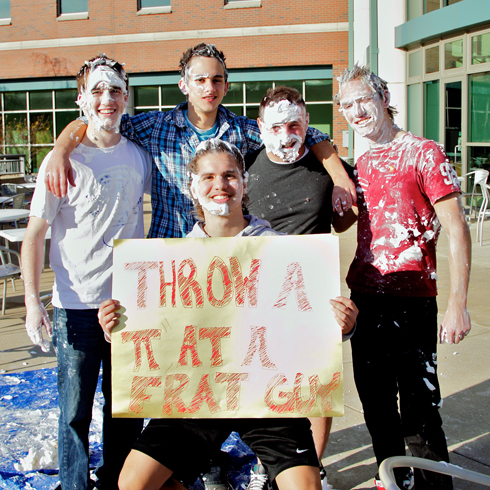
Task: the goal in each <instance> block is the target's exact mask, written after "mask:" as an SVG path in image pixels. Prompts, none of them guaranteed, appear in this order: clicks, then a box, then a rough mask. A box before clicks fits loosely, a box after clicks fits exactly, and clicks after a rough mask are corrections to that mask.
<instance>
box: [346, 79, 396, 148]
mask: <svg viewBox="0 0 490 490" xmlns="http://www.w3.org/2000/svg"><path fill="white" fill-rule="evenodd" d="M388 105H389V98H388V96H387V95H385V96H383V97H381V96H380V95H379V94H378V93H377V92H375V91H374V89H372V88H371V87H370V86H369V85H367V84H366V83H364V82H363V81H362V80H352V81H350V82H347V83H345V84H343V85H342V86H341V87H340V111H341V112H343V113H344V117H345V119H346V120H347V122H348V123H349V125H350V126H351V128H352V129H353V130H354V131H355V132H356V133H358V134H359V135H360V136H364V137H366V138H368V139H370V140H372V141H376V140H377V138H378V136H379V133H380V130H381V128H382V127H383V125H384V123H385V122H387V121H386V118H388V119H390V116H389V114H388V111H387V108H388Z"/></svg>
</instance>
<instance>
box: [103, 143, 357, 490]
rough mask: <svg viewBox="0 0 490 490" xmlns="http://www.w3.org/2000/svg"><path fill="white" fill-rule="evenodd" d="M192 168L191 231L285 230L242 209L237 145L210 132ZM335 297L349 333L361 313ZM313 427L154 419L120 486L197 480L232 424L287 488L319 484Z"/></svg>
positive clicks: (107, 305) (107, 307)
mask: <svg viewBox="0 0 490 490" xmlns="http://www.w3.org/2000/svg"><path fill="white" fill-rule="evenodd" d="M189 170H190V171H191V179H192V180H191V186H190V188H191V194H192V197H193V201H194V204H195V208H196V214H197V216H198V218H200V220H201V221H199V222H198V223H197V224H196V225H195V226H194V228H193V230H192V231H191V233H190V234H189V235H188V236H189V237H200V238H206V237H235V236H261V235H262V236H263V235H277V234H278V233H277V232H274V231H273V230H272V229H271V228H270V226H269V224H268V223H267V222H266V221H263V220H260V219H258V218H256V217H255V216H248V215H245V216H244V215H243V211H242V202H243V200H244V197H245V195H246V189H247V184H246V173H245V168H244V162H243V157H242V156H241V153H240V151H239V150H238V149H237V148H236V147H234V146H233V145H230V144H229V143H226V142H223V141H221V140H216V139H213V140H208V141H207V142H204V143H202V144H201V146H200V147H199V148H198V149H197V151H196V155H195V157H194V159H193V160H192V161H191V162H190V164H189ZM331 303H332V306H333V308H334V312H335V316H336V319H337V321H338V323H339V324H340V325H341V327H342V331H343V333H348V332H350V331H351V330H352V328H353V326H354V323H355V319H356V315H357V309H356V308H355V306H354V305H353V303H352V301H350V300H348V299H347V298H336V299H335V300H332V301H331ZM118 307H119V304H118V302H117V301H114V300H108V301H106V302H104V303H103V304H102V305H101V308H100V312H99V317H100V322H101V325H102V327H103V329H104V330H105V332H106V333H107V334H109V335H110V333H111V331H112V328H113V327H114V326H115V325H116V324H117V323H118V320H117V318H118V316H119V313H117V311H116V310H117V309H118ZM309 427H310V423H309V421H308V419H306V418H291V419H290V418H282V419H274V418H264V419H261V418H256V419H194V420H192V419H152V420H151V421H150V423H149V424H148V426H147V428H146V429H145V431H144V432H143V434H142V436H141V437H140V439H139V440H138V442H137V443H136V445H135V449H134V450H133V451H132V452H131V453H130V455H129V456H128V459H127V460H126V463H125V465H124V468H123V471H122V473H121V477H120V480H119V486H120V489H121V490H126V489H128V490H129V489H130V490H139V489H141V490H142V489H145V490H152V489H155V490H156V489H160V488H162V487H163V488H171V487H170V486H169V485H173V488H182V486H181V484H180V483H179V481H178V480H181V479H183V478H185V479H186V483H187V484H192V483H193V482H194V480H195V479H196V478H197V476H198V475H199V474H200V473H202V472H204V471H206V470H207V469H208V464H209V457H210V454H215V453H216V452H218V451H219V449H220V447H221V444H222V443H223V442H224V441H225V440H226V438H227V437H228V435H229V434H230V432H231V431H237V432H239V434H240V436H241V438H242V439H243V441H244V442H245V443H246V444H248V445H249V446H250V447H251V448H252V450H254V451H255V452H256V454H257V456H258V457H259V458H260V459H261V461H262V463H263V464H264V466H265V467H266V468H267V471H268V473H269V475H270V478H271V480H272V481H274V480H275V482H276V484H277V486H278V487H279V488H280V489H281V490H285V489H291V490H293V489H298V488H301V489H316V490H319V489H320V488H321V484H320V473H319V469H318V464H319V463H318V458H317V455H316V451H315V446H314V443H313V438H312V435H311V431H310V428H309ZM279 436H280V437H279ZM169 441H172V442H171V443H170V442H169ZM179 441H180V442H179ZM190 447H192V454H193V456H192V463H191V464H189V448H190Z"/></svg>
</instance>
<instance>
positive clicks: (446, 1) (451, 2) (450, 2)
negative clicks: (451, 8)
mask: <svg viewBox="0 0 490 490" xmlns="http://www.w3.org/2000/svg"><path fill="white" fill-rule="evenodd" d="M461 1H462V0H444V7H447V6H448V5H454V4H455V3H458V2H461Z"/></svg>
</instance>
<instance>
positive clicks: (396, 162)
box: [347, 133, 461, 296]
mask: <svg viewBox="0 0 490 490" xmlns="http://www.w3.org/2000/svg"><path fill="white" fill-rule="evenodd" d="M355 183H356V187H357V200H358V206H359V223H358V229H357V251H356V256H355V258H354V261H353V262H352V264H351V266H350V269H349V273H348V275H347V284H348V285H349V287H350V288H351V289H352V290H354V291H358V292H362V293H368V294H378V293H385V294H391V295H395V296H436V294H437V287H436V279H437V276H436V242H437V237H438V235H439V230H440V223H439V220H438V219H437V216H436V213H435V210H434V207H433V205H434V203H436V202H437V201H438V200H439V199H441V198H443V197H445V196H447V195H448V194H451V193H453V192H460V191H461V189H460V185H459V181H458V178H457V175H456V172H455V171H454V170H453V168H452V167H451V165H450V163H449V160H448V158H447V156H446V154H445V153H444V151H443V150H442V149H441V148H440V147H439V145H438V144H437V143H435V142H434V141H430V140H426V139H424V138H420V137H418V136H414V135H413V134H411V133H405V134H403V135H402V136H401V137H399V138H397V139H396V140H394V141H393V142H392V143H390V144H388V145H380V146H378V147H375V148H373V149H371V150H369V151H368V152H366V153H364V155H362V156H361V157H360V158H359V160H358V161H357V164H356V172H355Z"/></svg>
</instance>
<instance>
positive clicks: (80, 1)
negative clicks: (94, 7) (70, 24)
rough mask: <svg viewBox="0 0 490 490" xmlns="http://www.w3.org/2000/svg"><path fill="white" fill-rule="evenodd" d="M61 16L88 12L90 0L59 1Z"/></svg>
mask: <svg viewBox="0 0 490 490" xmlns="http://www.w3.org/2000/svg"><path fill="white" fill-rule="evenodd" d="M58 11H59V14H76V13H78V12H88V0H58Z"/></svg>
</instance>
